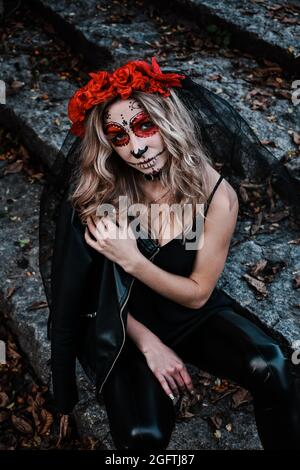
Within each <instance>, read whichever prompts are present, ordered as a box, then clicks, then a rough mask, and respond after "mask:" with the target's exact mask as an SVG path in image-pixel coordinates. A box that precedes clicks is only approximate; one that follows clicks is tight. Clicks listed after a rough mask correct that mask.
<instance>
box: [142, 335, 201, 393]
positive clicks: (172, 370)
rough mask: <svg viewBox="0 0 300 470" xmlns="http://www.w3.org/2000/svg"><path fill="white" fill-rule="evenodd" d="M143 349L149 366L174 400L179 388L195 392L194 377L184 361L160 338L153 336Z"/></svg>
mask: <svg viewBox="0 0 300 470" xmlns="http://www.w3.org/2000/svg"><path fill="white" fill-rule="evenodd" d="M141 351H142V353H143V354H144V356H145V358H146V361H147V364H148V366H149V368H150V369H151V371H152V372H153V374H154V375H155V376H156V378H157V379H158V380H159V382H160V384H161V386H162V388H163V389H164V391H165V392H166V394H167V395H168V396H169V397H170V398H172V400H174V398H175V397H174V394H175V395H177V396H179V394H180V393H179V390H180V391H181V392H185V390H186V389H187V390H188V391H189V392H190V393H191V394H194V393H195V391H194V387H193V383H192V379H191V377H190V374H189V373H188V371H187V368H186V366H185V364H184V362H183V361H182V360H181V359H180V357H179V356H177V354H176V353H175V352H174V351H173V350H172V349H171V348H169V347H168V346H166V345H165V344H164V343H163V342H162V341H161V340H160V339H159V338H157V337H155V336H154V337H153V336H151V337H150V339H149V340H148V342H147V344H144V345H143V347H142V348H141Z"/></svg>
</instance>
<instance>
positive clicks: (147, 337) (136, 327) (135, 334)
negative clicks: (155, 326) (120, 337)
mask: <svg viewBox="0 0 300 470" xmlns="http://www.w3.org/2000/svg"><path fill="white" fill-rule="evenodd" d="M127 333H128V336H130V338H131V339H132V341H133V342H134V343H135V344H136V346H137V347H138V348H139V350H140V351H142V352H144V351H145V350H146V347H147V345H148V344H149V343H154V342H155V341H160V339H159V338H158V336H156V335H155V334H154V333H153V332H152V331H151V330H149V328H147V327H146V326H145V325H143V324H142V323H141V322H139V321H137V320H136V319H135V318H134V317H133V316H132V315H131V313H129V312H128V316H127Z"/></svg>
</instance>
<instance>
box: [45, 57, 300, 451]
mask: <svg viewBox="0 0 300 470" xmlns="http://www.w3.org/2000/svg"><path fill="white" fill-rule="evenodd" d="M90 75H91V76H92V80H91V81H90V82H89V84H88V85H86V86H85V87H83V88H82V89H80V90H78V91H77V92H76V93H75V95H74V96H73V97H72V99H71V101H70V104H69V116H70V118H71V120H72V121H73V126H72V132H73V133H74V134H75V135H77V136H78V137H79V138H80V152H79V158H78V161H77V169H76V171H74V174H73V179H72V191H69V194H68V198H67V199H66V200H65V203H64V204H62V207H63V208H64V209H62V210H61V214H60V219H59V222H58V224H57V230H56V245H55V250H54V257H53V268H52V295H53V303H52V306H51V307H52V308H51V321H52V326H51V351H52V357H51V365H52V376H53V387H54V397H55V398H56V401H57V405H58V408H59V409H60V411H61V413H62V420H61V426H62V429H63V428H64V427H65V426H66V425H67V422H68V415H69V413H70V412H71V410H72V408H73V406H74V405H75V404H76V402H77V401H78V396H77V392H75V391H74V390H75V358H76V356H77V357H79V358H81V359H82V361H81V362H82V364H83V365H84V367H85V370H86V371H87V373H88V375H89V376H90V377H91V378H92V380H93V381H94V383H95V384H96V390H97V397H98V398H99V394H100V393H102V394H103V400H104V404H105V406H106V410H107V415H108V419H109V424H110V430H111V434H112V437H113V440H114V443H115V445H116V448H118V449H150V448H152V449H163V448H166V447H167V445H168V443H169V440H170V437H171V433H172V430H173V428H174V423H175V412H176V408H175V406H174V404H175V403H176V401H175V400H176V397H177V398H178V397H179V396H180V394H181V392H183V391H185V390H186V391H188V392H191V393H193V383H192V379H191V377H190V375H189V373H188V370H187V368H186V365H185V363H186V362H188V363H190V364H194V365H196V366H198V367H200V368H201V369H203V370H206V371H208V372H210V373H212V374H215V375H217V376H219V377H226V378H229V379H232V380H234V381H236V382H237V383H238V384H240V385H241V386H243V387H244V388H247V389H248V390H249V391H250V392H251V394H252V396H253V404H254V409H255V418H256V423H257V430H258V434H259V436H260V439H261V442H262V445H263V447H264V449H288V448H291V449H292V448H294V449H299V448H300V408H299V402H298V398H297V393H296V388H295V383H294V381H293V378H292V375H291V371H290V369H289V367H290V366H289V363H288V360H287V359H286V358H285V357H284V355H283V352H282V351H281V349H280V347H279V345H278V344H277V343H276V342H275V341H274V340H273V339H272V338H271V337H269V336H268V335H267V334H266V333H265V332H263V331H262V330H261V329H260V328H259V327H258V326H256V325H255V324H254V323H252V322H251V321H249V320H248V319H246V318H245V317H243V316H241V315H240V314H239V313H238V312H237V311H235V308H234V303H233V302H232V301H231V300H230V299H229V298H228V297H227V296H226V295H225V294H224V293H222V291H220V290H219V289H218V288H216V284H217V281H218V279H219V278H220V276H221V274H222V271H223V269H224V265H225V262H226V258H227V255H228V251H229V247H230V242H231V239H232V236H233V233H234V230H235V227H236V222H237V216H238V209H239V202H238V194H237V192H236V191H235V189H234V188H233V187H232V185H231V184H230V183H229V182H228V181H227V179H226V178H225V177H224V176H223V175H222V174H220V172H219V171H217V170H215V169H214V165H213V159H212V158H211V157H210V152H209V151H208V147H207V145H206V144H207V143H208V139H206V142H205V139H204V137H205V135H207V134H205V127H204V126H203V127H202V129H200V127H199V122H200V121H199V119H198V120H197V118H195V116H196V115H197V113H198V115H199V114H200V113H201V112H202V111H203V112H204V106H203V108H202V110H200V109H198V110H196V111H195V107H193V105H192V100H190V101H187V100H186V99H185V98H186V95H185V91H184V90H185V88H186V89H187V88H188V83H189V81H188V80H189V79H188V78H187V77H185V76H184V75H179V74H174V73H169V74H167V73H166V74H164V73H163V72H162V71H161V70H160V68H159V67H158V64H157V62H156V61H155V59H154V58H153V59H152V68H151V67H150V66H149V65H148V64H147V63H146V62H142V61H135V62H129V63H128V64H125V65H124V66H122V67H120V68H119V69H117V70H116V71H115V72H113V73H112V74H109V73H108V72H98V73H93V74H90ZM211 95H212V94H211ZM195 96H196V95H195ZM207 96H209V93H208V94H207ZM187 103H189V104H187ZM203 103H204V102H203ZM195 104H196V101H194V105H195ZM206 104H207V101H206ZM222 105H223V106H224V109H225V106H226V103H225V102H224V101H223V103H222ZM208 108H209V107H208V106H207V108H206V111H207V109H208ZM228 109H229V108H228ZM206 115H208V112H207V114H206ZM203 122H204V121H203ZM229 128H230V126H229V124H228V129H229ZM219 135H220V136H221V134H219ZM214 138H215V139H218V135H215V136H214ZM232 138H233V137H232ZM240 142H241V140H240ZM244 144H245V143H243V142H242V143H241V144H240V147H239V148H241V147H242V146H243V145H244ZM215 148H217V147H215ZM73 150H74V149H73ZM73 150H72V151H73ZM234 151H235V152H236V151H237V143H236V142H235V147H234ZM256 151H257V150H256ZM249 152H250V149H249ZM232 156H234V155H233V154H232V155H231V157H232ZM124 196H125V199H126V205H125V207H124V204H122V202H123V201H122V202H121V201H120V198H121V197H124ZM154 209H155V210H154ZM182 209H183V210H182ZM186 209H188V210H186ZM203 209H204V210H203ZM64 211H65V212H64ZM74 221H75V223H74ZM128 222H130V223H128ZM133 222H134V223H133ZM91 260H92V261H91ZM108 291H109V295H108V294H107V292H108ZM91 299H93V300H92V301H91ZM87 305H89V308H88V307H87ZM113 309H114V310H113ZM83 311H89V312H90V313H89V314H88V315H89V316H90V317H91V318H93V319H94V322H93V323H92V327H91V326H89V327H88V328H86V329H84V328H82V323H81V321H80V319H79V317H80V315H81V314H82V312H83ZM88 315H87V316H88ZM87 316H86V318H87ZM90 325H91V324H90ZM84 338H85V339H84ZM86 338H88V339H86ZM87 349H88V352H87ZM84 357H85V359H84Z"/></svg>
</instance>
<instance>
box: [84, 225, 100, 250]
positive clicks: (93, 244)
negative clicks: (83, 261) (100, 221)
mask: <svg viewBox="0 0 300 470" xmlns="http://www.w3.org/2000/svg"><path fill="white" fill-rule="evenodd" d="M84 238H85V241H86V242H87V243H88V245H90V246H91V247H92V248H95V250H99V251H100V250H101V248H100V247H99V245H98V242H97V241H94V240H93V239H92V238H91V237H90V235H89V232H88V229H87V228H86V229H85V231H84Z"/></svg>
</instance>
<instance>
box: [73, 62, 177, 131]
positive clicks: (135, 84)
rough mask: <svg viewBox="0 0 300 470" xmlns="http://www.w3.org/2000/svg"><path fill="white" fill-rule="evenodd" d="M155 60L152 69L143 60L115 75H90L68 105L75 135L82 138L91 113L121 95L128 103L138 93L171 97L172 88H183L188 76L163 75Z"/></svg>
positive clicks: (129, 65) (102, 72)
mask: <svg viewBox="0 0 300 470" xmlns="http://www.w3.org/2000/svg"><path fill="white" fill-rule="evenodd" d="M151 61H152V66H151V65H149V64H147V62H144V61H142V60H136V61H131V62H127V64H125V65H123V66H122V67H119V68H118V69H116V70H115V71H114V72H112V73H109V72H105V71H99V72H91V73H89V74H88V75H89V76H90V77H92V79H91V80H90V81H89V82H88V83H87V84H86V85H84V86H83V87H82V88H80V89H79V90H77V91H76V92H75V93H74V95H73V96H72V97H71V99H70V101H69V104H68V116H69V118H70V120H71V121H72V123H73V124H72V127H71V132H72V134H74V135H77V136H79V137H81V138H82V137H83V136H84V131H85V129H84V120H85V114H86V112H87V110H88V109H90V108H92V107H93V106H94V105H96V104H98V103H101V102H103V101H106V100H108V99H110V98H112V97H114V96H118V95H119V96H120V97H121V98H122V99H124V100H125V99H127V98H128V97H129V96H130V95H131V93H132V92H133V91H134V90H141V91H145V92H147V93H160V94H161V95H163V96H169V95H170V91H169V88H170V87H173V86H178V87H182V84H181V82H180V80H181V79H184V78H185V75H179V74H177V73H163V72H162V71H161V70H160V68H159V65H158V63H157V62H156V59H155V58H154V57H152V59H151Z"/></svg>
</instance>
